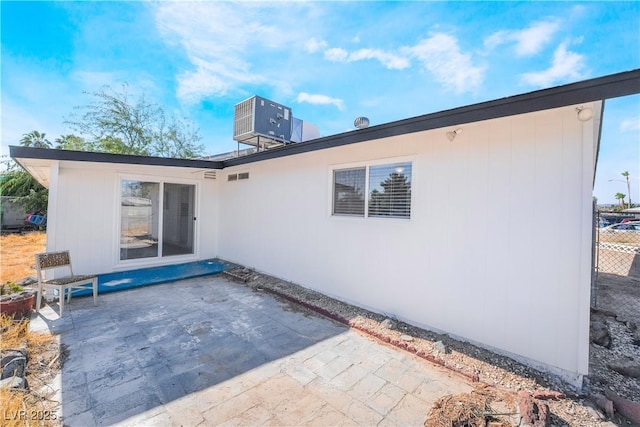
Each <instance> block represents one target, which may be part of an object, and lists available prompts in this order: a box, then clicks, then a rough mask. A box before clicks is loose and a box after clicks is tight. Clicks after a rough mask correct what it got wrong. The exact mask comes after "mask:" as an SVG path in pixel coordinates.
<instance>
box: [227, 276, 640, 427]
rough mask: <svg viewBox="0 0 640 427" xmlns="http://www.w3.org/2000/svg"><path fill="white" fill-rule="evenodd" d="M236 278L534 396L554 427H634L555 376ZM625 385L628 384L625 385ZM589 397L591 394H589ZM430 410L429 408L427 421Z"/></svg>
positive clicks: (261, 280)
mask: <svg viewBox="0 0 640 427" xmlns="http://www.w3.org/2000/svg"><path fill="white" fill-rule="evenodd" d="M231 274H232V276H231V277H232V278H233V279H234V280H236V281H240V282H243V283H245V284H246V285H247V286H250V287H251V288H253V289H254V290H256V291H260V292H270V293H272V294H275V295H277V296H279V297H281V298H284V299H287V300H289V301H292V302H295V303H297V304H300V305H302V306H303V307H306V308H308V309H312V310H313V311H315V312H318V313H320V314H323V315H325V316H327V317H329V318H332V319H334V320H337V321H340V322H342V323H345V324H347V325H349V326H350V327H351V328H354V329H357V330H360V331H362V332H364V333H366V334H368V335H370V336H373V337H375V338H377V339H379V340H380V341H382V342H385V343H389V344H390V345H394V346H396V347H398V348H401V349H404V350H406V351H409V352H412V353H414V354H416V355H417V356H419V357H422V358H423V359H426V360H429V361H431V362H433V363H437V364H439V365H442V366H445V367H447V368H449V369H451V370H453V371H456V372H458V373H459V374H461V375H464V376H466V377H467V378H470V379H472V380H475V381H479V382H480V383H484V384H488V385H490V386H493V387H496V389H499V390H500V391H503V392H505V391H506V392H509V393H513V395H514V396H515V395H516V394H517V392H519V391H528V392H531V393H533V394H534V397H539V398H541V399H544V401H545V403H547V404H548V405H549V408H550V411H551V425H552V426H614V425H631V424H630V423H628V422H627V421H625V420H624V419H622V418H617V417H618V415H617V414H616V415H615V417H614V419H611V420H606V419H605V418H606V417H605V416H604V415H603V413H602V412H601V411H600V410H599V409H596V407H595V405H594V404H593V403H592V402H591V400H590V399H589V398H588V396H587V395H586V394H584V393H578V392H576V390H575V389H574V388H573V387H571V386H570V385H569V384H566V383H564V382H563V381H562V380H560V379H559V378H558V377H557V376H555V375H551V374H548V373H544V372H540V371H538V370H536V369H533V368H531V367H529V366H526V365H523V364H521V363H519V362H516V361H514V360H512V359H510V358H508V357H505V356H501V355H498V354H495V353H493V352H491V351H488V350H485V349H483V348H479V347H477V346H475V345H472V344H469V343H466V342H462V341H458V340H455V339H452V338H451V337H449V336H447V335H442V334H437V333H434V332H431V331H428V330H424V329H421V328H417V327H415V326H412V325H410V324H407V323H404V322H401V321H397V320H395V319H387V318H385V317H384V316H382V315H380V314H378V313H373V312H370V311H367V310H365V309H362V308H360V307H356V306H353V305H350V304H347V303H344V302H342V301H338V300H336V299H334V298H330V297H328V296H326V295H323V294H321V293H319V292H315V291H313V290H310V289H307V288H304V287H302V286H299V285H296V284H294V283H290V282H286V281H284V280H280V279H277V278H274V277H271V276H268V275H265V274H261V273H257V272H254V271H252V270H248V269H244V268H241V267H240V266H238V268H236V269H234V270H232V271H231ZM592 351H593V348H592ZM596 354H598V355H599V354H600V353H597V352H596ZM597 357H600V356H597ZM602 357H603V358H606V356H602ZM603 360H604V359H603ZM596 372H598V373H596V376H597V375H600V373H599V372H600V371H597V370H596ZM602 375H605V374H604V373H602ZM615 381H618V379H616V380H615ZM634 381H636V380H634ZM636 382H637V381H636ZM620 383H621V384H622V383H623V382H622V380H620ZM625 383H626V382H625ZM598 384H599V385H598ZM590 387H592V389H593V390H595V391H596V392H601V391H602V384H601V383H599V382H597V381H596V382H595V384H594V383H593V382H592V383H591V384H590ZM639 389H640V386H639V385H638V384H636V385H635V389H634V388H633V387H632V386H631V385H630V386H629V387H626V386H621V387H619V388H617V390H615V391H616V392H618V393H620V395H622V396H624V397H627V398H630V399H632V400H634V399H635V398H636V397H637V395H635V394H634V393H635V392H637V391H638V390H639ZM633 390H635V391H633ZM586 391H587V392H589V391H590V390H589V389H588V388H587V390H586ZM636 401H638V400H636ZM429 409H430V408H425V415H426V414H427V412H428V411H429Z"/></svg>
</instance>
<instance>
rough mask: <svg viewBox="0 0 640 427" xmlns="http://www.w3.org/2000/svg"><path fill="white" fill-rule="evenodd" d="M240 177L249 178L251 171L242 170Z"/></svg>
mask: <svg viewBox="0 0 640 427" xmlns="http://www.w3.org/2000/svg"><path fill="white" fill-rule="evenodd" d="M238 179H249V172H242V173H239V174H238Z"/></svg>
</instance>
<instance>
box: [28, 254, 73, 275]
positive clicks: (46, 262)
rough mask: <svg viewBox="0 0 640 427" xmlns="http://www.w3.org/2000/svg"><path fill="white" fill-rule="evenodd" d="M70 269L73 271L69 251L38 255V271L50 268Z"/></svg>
mask: <svg viewBox="0 0 640 427" xmlns="http://www.w3.org/2000/svg"><path fill="white" fill-rule="evenodd" d="M65 266H66V267H69V269H71V257H70V256H69V251H58V252H44V253H41V254H36V270H38V272H39V271H40V270H47V269H50V268H58V267H65Z"/></svg>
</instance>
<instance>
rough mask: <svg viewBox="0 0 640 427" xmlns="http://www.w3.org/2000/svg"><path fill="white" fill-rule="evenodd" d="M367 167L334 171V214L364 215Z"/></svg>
mask: <svg viewBox="0 0 640 427" xmlns="http://www.w3.org/2000/svg"><path fill="white" fill-rule="evenodd" d="M365 174H366V171H365V168H357V169H341V170H336V171H334V172H333V214H334V215H357V216H364V196H365V191H366V189H365V183H366V178H365Z"/></svg>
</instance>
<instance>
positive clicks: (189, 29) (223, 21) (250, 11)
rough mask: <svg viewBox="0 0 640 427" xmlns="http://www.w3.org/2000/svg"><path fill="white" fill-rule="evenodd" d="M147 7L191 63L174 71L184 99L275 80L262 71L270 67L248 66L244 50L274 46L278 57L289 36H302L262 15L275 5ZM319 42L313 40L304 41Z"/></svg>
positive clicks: (291, 39)
mask: <svg viewBox="0 0 640 427" xmlns="http://www.w3.org/2000/svg"><path fill="white" fill-rule="evenodd" d="M152 7H154V8H155V20H156V26H157V28H158V30H159V32H160V34H161V35H162V36H163V37H164V39H165V42H166V43H167V44H168V45H173V46H178V47H179V48H180V50H181V52H182V53H183V54H184V55H185V56H186V57H187V59H188V61H189V62H190V64H191V68H190V69H186V70H184V71H182V72H181V73H180V74H179V75H178V77H177V81H178V88H177V94H178V97H179V98H180V99H181V100H182V101H183V102H198V101H200V100H202V99H203V98H205V97H207V96H211V95H214V96H221V95H225V94H227V93H228V92H229V91H231V90H234V89H236V88H237V87H238V86H241V85H242V84H245V83H256V82H275V80H274V79H269V78H268V77H267V74H268V72H269V70H260V69H256V68H254V67H253V63H252V62H250V61H249V60H248V59H247V58H248V57H249V53H251V52H261V53H268V52H273V55H274V57H277V56H278V55H280V54H281V53H282V52H283V51H284V50H286V49H290V46H291V45H292V44H293V43H294V42H300V43H301V40H304V39H305V37H303V35H302V34H301V32H298V31H296V30H295V29H292V28H291V27H290V26H289V27H287V26H284V25H282V24H283V22H278V21H277V20H266V19H265V18H264V17H265V16H278V14H276V13H274V10H275V9H277V8H279V7H281V6H279V5H274V4H266V3H251V2H247V3H228V2H193V3H189V4H188V5H187V4H185V3H181V2H159V3H157V4H153V5H152ZM291 7H297V6H291ZM300 7H304V5H300ZM283 19H284V18H283ZM321 45H322V42H321V41H316V42H315V45H314V44H313V43H312V44H309V45H308V47H309V48H314V46H315V47H318V46H321Z"/></svg>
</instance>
